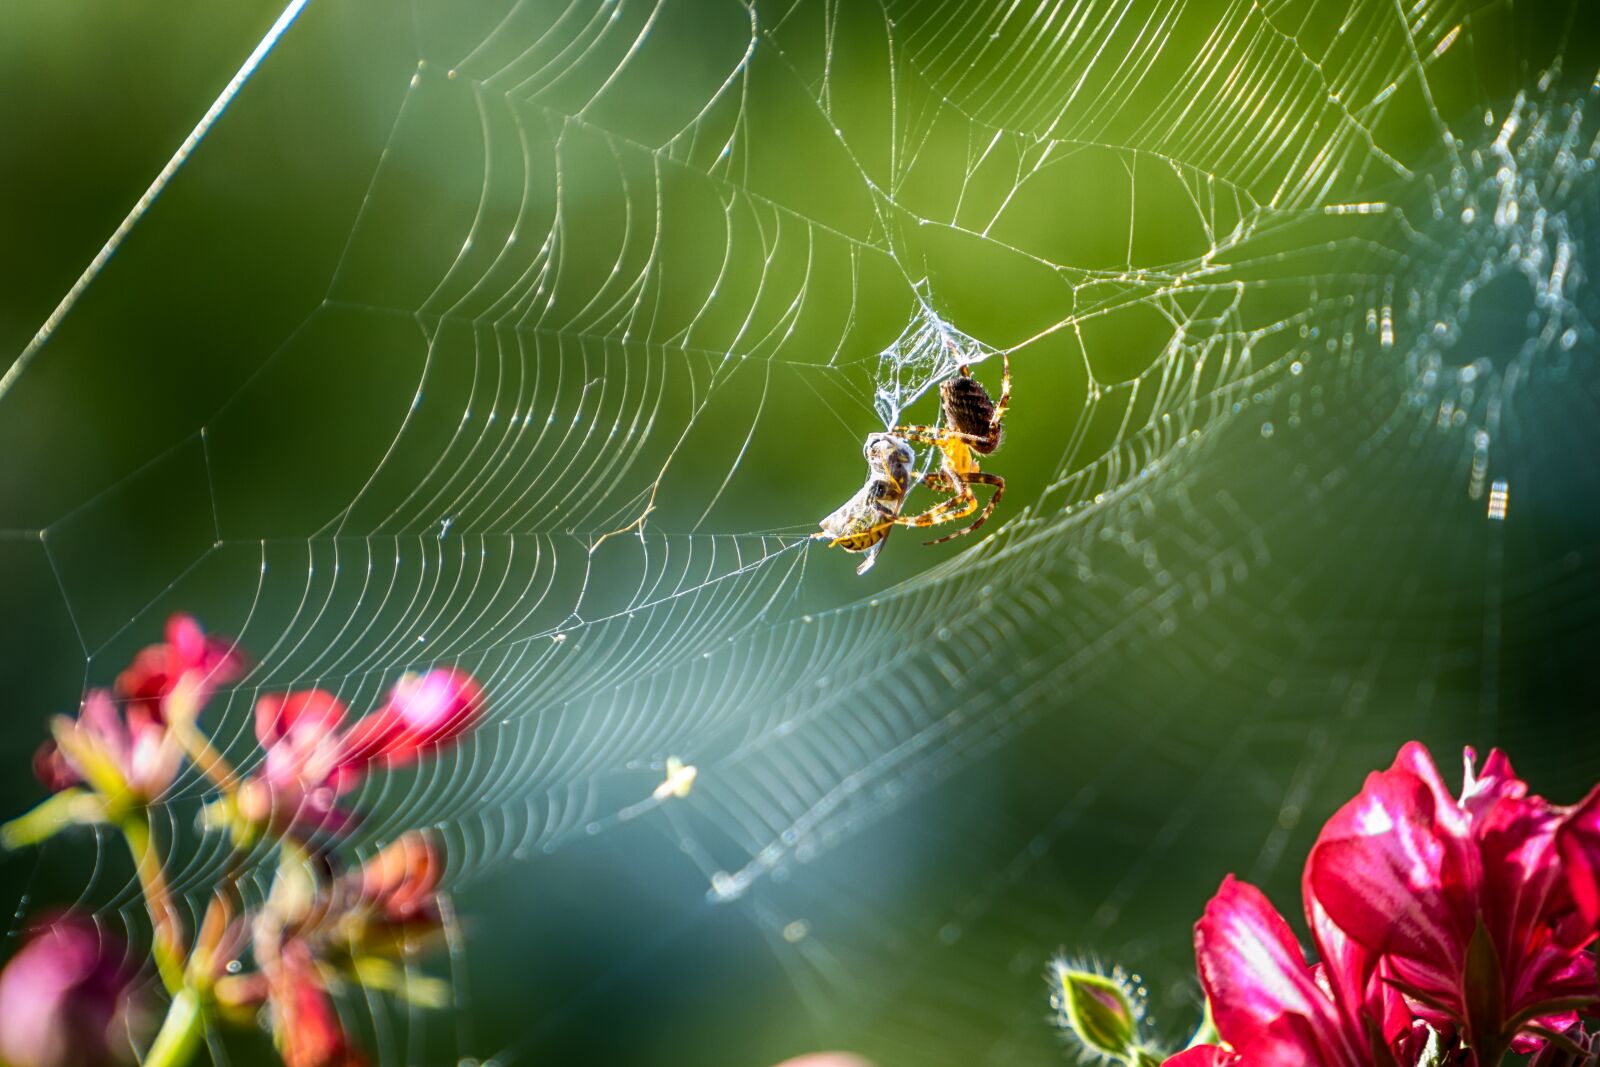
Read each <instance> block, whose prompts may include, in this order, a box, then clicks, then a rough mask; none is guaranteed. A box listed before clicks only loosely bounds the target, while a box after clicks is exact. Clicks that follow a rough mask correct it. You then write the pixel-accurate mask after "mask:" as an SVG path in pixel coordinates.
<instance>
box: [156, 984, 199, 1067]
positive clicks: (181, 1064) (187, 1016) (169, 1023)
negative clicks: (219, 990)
mask: <svg viewBox="0 0 1600 1067" xmlns="http://www.w3.org/2000/svg"><path fill="white" fill-rule="evenodd" d="M205 1034H206V1017H205V1012H203V1011H201V1010H200V994H198V993H196V992H195V991H194V990H192V989H180V990H178V992H177V993H175V994H174V995H173V997H172V1006H171V1007H170V1008H168V1009H167V1017H166V1018H165V1019H164V1020H162V1023H161V1031H160V1032H159V1033H157V1034H156V1040H155V1044H153V1045H151V1046H150V1052H149V1053H148V1054H147V1055H146V1056H145V1058H144V1067H185V1065H186V1064H188V1063H189V1062H190V1061H192V1060H193V1059H194V1054H195V1053H196V1052H197V1051H198V1050H199V1048H200V1045H201V1043H202V1042H203V1041H204V1040H205Z"/></svg>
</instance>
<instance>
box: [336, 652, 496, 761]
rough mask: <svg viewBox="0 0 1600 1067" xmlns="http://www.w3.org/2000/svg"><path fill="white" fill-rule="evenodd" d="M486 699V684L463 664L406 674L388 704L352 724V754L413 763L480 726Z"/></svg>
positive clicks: (397, 683) (390, 694)
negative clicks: (463, 666) (428, 751)
mask: <svg viewBox="0 0 1600 1067" xmlns="http://www.w3.org/2000/svg"><path fill="white" fill-rule="evenodd" d="M483 704H484V700H483V688H482V687H481V686H480V685H478V682H477V680H476V679H475V678H473V677H472V675H470V674H468V673H467V672H466V671H463V670H461V669H459V668H456V667H436V668H434V669H433V670H431V671H429V672H428V673H426V674H423V675H415V674H407V675H403V676H402V677H401V678H400V680H399V681H398V682H396V683H395V684H394V688H393V689H391V690H390V691H389V701H388V703H387V704H385V705H384V706H383V707H381V708H379V709H378V710H377V711H375V712H373V713H372V714H370V715H367V716H365V717H364V718H363V719H362V720H361V721H360V722H358V723H356V724H355V726H353V727H351V729H350V734H349V738H348V745H349V748H350V751H351V754H352V758H362V759H366V760H375V759H380V758H381V759H383V760H385V761H386V762H387V763H389V764H390V765H397V764H402V763H409V762H410V761H412V760H414V759H416V758H417V757H418V756H419V755H420V754H421V753H422V752H423V751H424V750H426V749H428V748H432V747H435V746H438V745H443V744H446V743H448V742H450V741H453V740H455V739H456V738H457V737H459V736H460V735H461V734H463V733H465V732H466V731H467V730H470V729H471V728H472V727H473V726H475V725H477V722H478V720H479V719H480V718H481V717H482V715H483Z"/></svg>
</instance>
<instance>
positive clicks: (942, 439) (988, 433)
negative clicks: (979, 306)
mask: <svg viewBox="0 0 1600 1067" xmlns="http://www.w3.org/2000/svg"><path fill="white" fill-rule="evenodd" d="M1000 362H1001V366H1002V368H1003V370H1002V377H1001V379H1000V401H999V403H995V402H994V401H993V400H990V399H989V393H988V390H986V389H984V387H983V383H982V382H980V381H978V379H976V378H974V377H973V376H972V372H971V371H970V370H968V369H967V365H966V364H965V363H963V364H962V365H961V367H960V369H959V372H958V373H957V375H956V376H955V377H954V378H949V379H946V380H945V381H944V382H943V383H941V384H940V386H939V401H940V407H941V408H942V410H943V413H944V425H943V426H897V427H895V429H894V433H895V434H896V435H898V436H899V437H903V438H904V439H906V440H907V441H915V442H917V443H918V444H923V445H933V446H934V447H936V448H937V449H938V450H939V452H940V453H941V454H942V455H943V457H944V462H943V463H942V465H941V467H940V469H939V471H938V472H937V473H934V474H928V475H924V476H923V478H922V484H923V485H925V486H927V487H928V488H929V489H932V490H933V491H934V492H936V493H946V494H949V496H950V499H949V500H944V501H940V502H939V503H937V504H935V505H934V506H933V507H931V508H929V509H928V510H927V511H924V512H923V513H922V514H920V515H913V516H911V517H910V518H896V519H895V521H896V522H897V523H899V524H901V525H903V526H938V525H940V524H942V523H947V522H958V521H960V520H961V519H964V518H966V517H967V516H968V515H971V514H972V513H973V512H974V511H977V510H978V498H977V497H976V496H975V495H973V492H972V486H973V485H974V484H981V485H992V486H994V495H993V496H991V497H989V503H988V504H987V505H986V506H985V507H984V509H983V513H982V514H980V515H979V516H978V519H977V521H976V522H974V523H973V524H972V525H971V526H968V527H966V528H964V529H960V530H957V531H956V532H955V533H953V534H946V535H945V536H943V537H936V538H934V539H933V540H932V541H929V542H927V543H928V544H930V545H936V544H939V543H940V542H941V541H949V540H951V539H952V538H956V537H960V536H962V535H963V534H969V533H971V532H972V531H973V530H976V529H977V528H978V527H980V526H982V525H983V524H984V522H985V521H986V520H987V519H988V518H989V516H990V514H992V513H993V511H994V508H995V505H996V504H998V503H1000V497H1001V495H1002V494H1003V493H1004V492H1005V491H1006V480H1005V479H1004V478H1002V477H1000V476H999V475H998V474H990V473H989V472H987V471H984V470H980V469H979V468H978V457H979V456H987V455H990V454H991V453H993V452H994V451H995V449H997V448H999V447H1000V440H1001V438H1002V437H1003V436H1004V426H1003V423H1002V420H1003V419H1004V418H1005V416H1006V406H1007V405H1008V404H1010V402H1011V361H1010V360H1009V359H1007V358H1006V355H1005V353H1003V352H1002V353H1001V354H1000Z"/></svg>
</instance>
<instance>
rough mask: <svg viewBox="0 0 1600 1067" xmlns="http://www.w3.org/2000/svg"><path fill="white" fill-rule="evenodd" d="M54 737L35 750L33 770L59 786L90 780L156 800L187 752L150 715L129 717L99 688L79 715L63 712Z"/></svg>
mask: <svg viewBox="0 0 1600 1067" xmlns="http://www.w3.org/2000/svg"><path fill="white" fill-rule="evenodd" d="M50 727H51V732H52V733H53V734H54V735H55V737H54V739H53V740H51V741H47V742H45V744H44V746H43V747H41V748H40V749H39V751H38V752H36V753H35V754H34V757H33V769H34V773H35V774H36V775H37V776H38V777H39V780H40V781H41V782H43V783H44V784H45V786H47V787H48V788H50V789H51V790H54V791H58V792H59V791H60V790H62V789H66V788H69V787H71V786H75V785H80V784H83V783H85V782H87V783H88V784H89V785H90V786H92V787H93V788H94V789H95V790H96V791H98V792H99V793H101V794H102V795H103V796H105V797H107V798H108V799H110V798H116V797H119V796H122V795H123V794H125V793H126V794H131V795H132V796H133V797H134V798H135V799H137V800H140V801H147V800H154V799H155V798H156V797H159V796H160V795H161V794H162V793H164V792H165V791H166V789H167V787H168V786H169V785H171V784H172V779H173V778H174V777H176V776H177V773H178V766H179V764H180V763H181V762H182V758H183V753H182V751H181V749H180V748H179V747H178V745H177V743H176V741H175V740H174V739H173V738H172V737H171V735H170V734H169V732H168V730H167V728H166V726H165V725H164V724H163V723H161V722H159V721H156V720H153V719H151V718H149V717H147V716H142V715H140V716H135V715H133V714H132V713H131V711H130V713H129V714H128V715H127V717H126V718H124V715H123V713H122V712H120V711H119V710H118V709H117V706H116V705H115V704H114V703H112V700H111V694H110V693H108V692H106V691H105V690H104V689H94V690H91V691H90V692H89V694H88V695H87V696H86V697H84V699H83V708H82V709H81V710H80V711H79V712H78V715H77V717H76V718H74V717H73V716H70V715H58V716H56V718H55V719H54V720H53V721H52V722H51V724H50Z"/></svg>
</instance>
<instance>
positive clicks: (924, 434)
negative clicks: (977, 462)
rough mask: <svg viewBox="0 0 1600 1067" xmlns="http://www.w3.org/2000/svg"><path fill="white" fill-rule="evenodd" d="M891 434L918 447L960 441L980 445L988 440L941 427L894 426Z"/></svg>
mask: <svg viewBox="0 0 1600 1067" xmlns="http://www.w3.org/2000/svg"><path fill="white" fill-rule="evenodd" d="M893 433H894V435H895V436H896V437H903V438H905V439H906V440H907V441H914V442H916V443H917V444H919V445H942V444H943V443H944V442H946V441H960V442H962V443H963V444H968V445H981V444H984V443H985V442H986V441H987V440H988V438H986V437H979V436H978V435H977V434H973V433H958V432H957V431H955V430H950V429H946V428H944V427H942V426H896V427H895V428H894V430H893Z"/></svg>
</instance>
